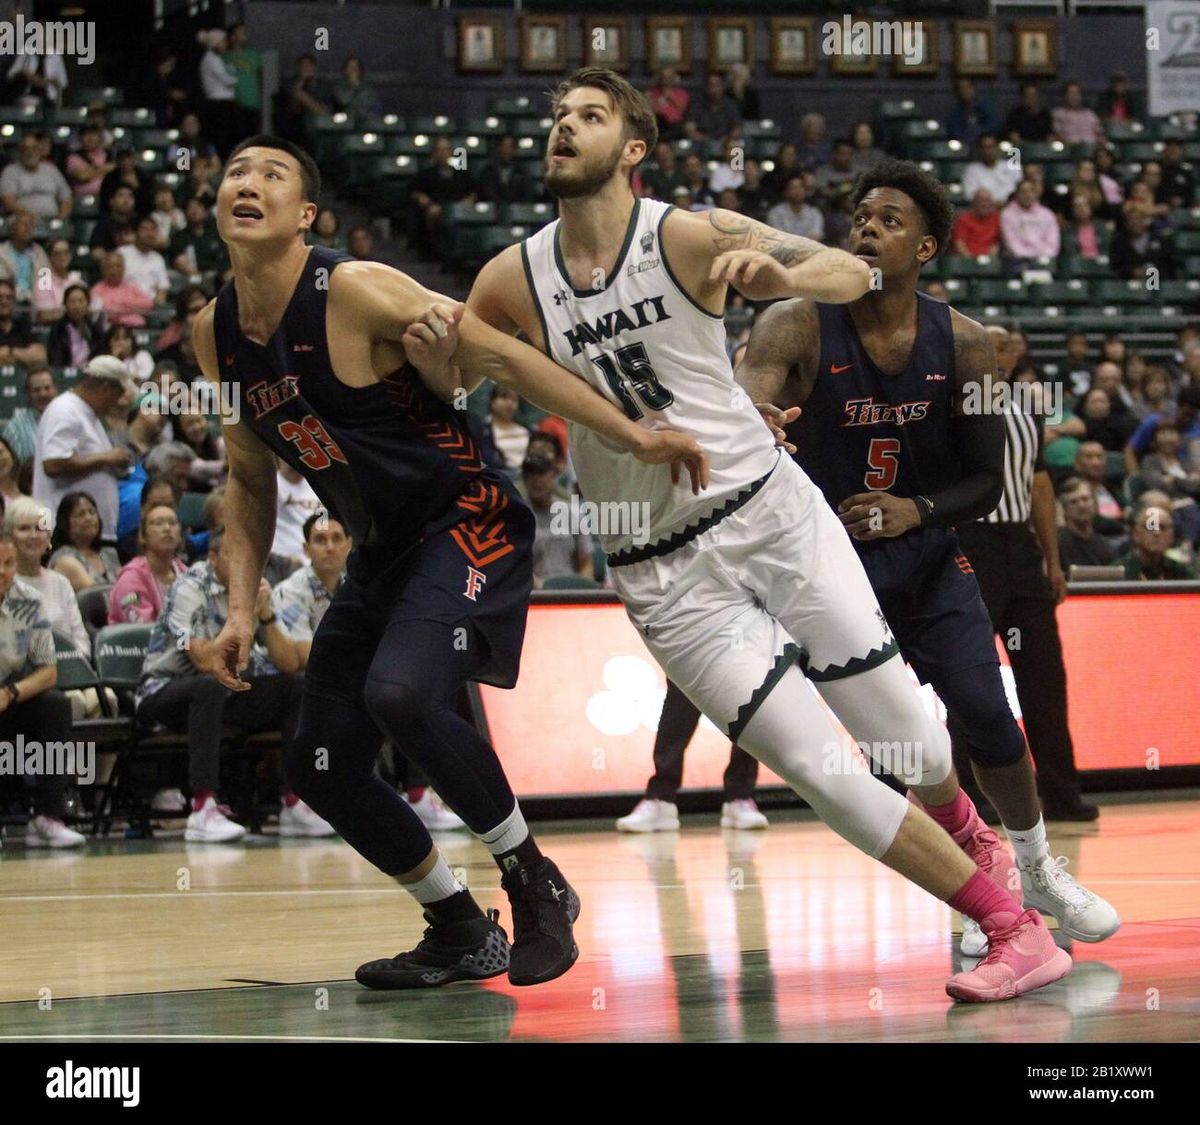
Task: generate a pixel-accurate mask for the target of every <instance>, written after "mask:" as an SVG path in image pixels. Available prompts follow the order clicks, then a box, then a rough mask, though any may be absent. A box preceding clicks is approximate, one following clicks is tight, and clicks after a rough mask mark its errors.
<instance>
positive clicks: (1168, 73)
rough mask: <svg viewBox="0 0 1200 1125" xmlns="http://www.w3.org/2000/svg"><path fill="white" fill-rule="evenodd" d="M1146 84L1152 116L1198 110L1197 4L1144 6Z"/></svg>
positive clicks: (1164, 0) (1175, 1)
mask: <svg viewBox="0 0 1200 1125" xmlns="http://www.w3.org/2000/svg"><path fill="white" fill-rule="evenodd" d="M1146 83H1147V89H1148V92H1149V112H1150V116H1151V117H1162V116H1165V115H1166V114H1169V113H1179V112H1182V111H1187V110H1200V4H1197V3H1196V0H1150V2H1149V3H1148V4H1147V5H1146Z"/></svg>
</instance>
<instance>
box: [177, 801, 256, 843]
mask: <svg viewBox="0 0 1200 1125" xmlns="http://www.w3.org/2000/svg"><path fill="white" fill-rule="evenodd" d="M228 812H229V810H228V809H227V808H225V807H224V806H222V805H218V804H217V801H216V798H215V797H206V798H205V800H204V804H203V805H201V806H200V808H199V810H198V811H196V812H194V813H191V814H189V816H188V818H187V831H186V832H184V834H183V838H184V839H185V840H190V841H192V843H194V844H228V843H232V842H233V841H234V840H240V839H241V838H242V837H243V836H245V835H246V829H245V828H243V827H242V825H240V824H238V823H236V822H235V821H232V820H230V819H229V817H228V816H226V815H225V814H226V813H228Z"/></svg>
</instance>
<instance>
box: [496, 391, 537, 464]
mask: <svg viewBox="0 0 1200 1125" xmlns="http://www.w3.org/2000/svg"><path fill="white" fill-rule="evenodd" d="M520 406H521V399H520V396H518V394H517V392H516V391H514V390H511V389H510V388H508V387H502V386H501V385H500V384H499V383H497V384H496V385H495V386H494V387H492V393H491V396H490V397H489V399H488V427H487V428H488V431H489V438H490V440H491V444H492V445H493V447H494V448H495V449H496V450H497V451H498V452H499V454H500V455H501V457H502V458H503V459H504V466H505V468H507V469H511V470H514V471H515V470H517V469H519V468H520V467H521V463H522V462H523V461H524V460H525V453H526V450H527V449H528V448H529V431H528V430H527V429H526V428H525V427H524V426H522V425H521V423H520V422H518V421H517V411H518V410H519V409H520Z"/></svg>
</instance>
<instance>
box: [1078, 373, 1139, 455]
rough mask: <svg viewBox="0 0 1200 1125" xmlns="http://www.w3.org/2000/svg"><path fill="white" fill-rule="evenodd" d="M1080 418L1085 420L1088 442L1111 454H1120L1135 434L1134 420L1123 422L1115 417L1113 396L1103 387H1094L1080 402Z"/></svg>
mask: <svg viewBox="0 0 1200 1125" xmlns="http://www.w3.org/2000/svg"><path fill="white" fill-rule="evenodd" d="M1077 412H1078V414H1079V417H1080V418H1082V419H1083V425H1084V433H1085V434H1086V437H1087V440H1088V441H1093V442H1096V443H1097V444H1099V445H1101V446H1103V447H1104V449H1105V450H1106V451H1107V452H1109V453H1119V452H1121V450H1123V449H1124V448H1125V443H1126V442H1127V441H1128V440H1129V436H1130V434H1131V433H1132V432H1133V427H1132V425H1131V424H1130V423H1132V419H1130V420H1129V421H1128V422H1123V421H1122V420H1121V419H1120V418H1118V417H1116V416H1114V414H1113V409H1112V396H1111V395H1110V394H1109V393H1108V391H1106V390H1104V389H1103V388H1102V387H1092V388H1091V389H1090V390H1089V391H1088V392H1087V393H1086V394H1085V395H1084V396H1083V398H1082V399H1080V401H1079V405H1078V407H1077Z"/></svg>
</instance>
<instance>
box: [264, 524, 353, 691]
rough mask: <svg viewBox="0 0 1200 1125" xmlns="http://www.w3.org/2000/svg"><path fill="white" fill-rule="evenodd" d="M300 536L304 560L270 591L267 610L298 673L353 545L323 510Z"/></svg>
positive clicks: (303, 666)
mask: <svg viewBox="0 0 1200 1125" xmlns="http://www.w3.org/2000/svg"><path fill="white" fill-rule="evenodd" d="M303 533H304V556H305V559H306V560H307V561H306V562H305V564H304V565H303V566H302V567H300V569H299V570H295V571H293V572H292V573H291V574H289V575H288V577H287V578H285V579H284V580H283V581H282V582H280V583H279V584H278V585H277V586H276V587H275V588H274V589H273V590H272V591H271V607H272V609H273V610H274V612H275V616H276V617H277V618H278V619H279V627H280V629H282V630H283V632H284V635H285V636H286V637H287V639H288V640H289V641H291V642H292V647H293V648H294V649H295V653H296V662H297V668H298V670H301V671H303V669H305V668H307V667H308V654H309V652H310V651H311V650H312V640H313V634H315V633H316V631H317V626H318V625H320V624H321V619H322V618H323V617H324V616H325V611H326V610H327V609H328V608H329V603H330V602H331V601H332V600H333V596H334V594H336V593H337V592H338V590H340V589H341V586H342V583H343V582H344V581H345V578H346V559H347V557H348V556H349V554H350V548H351V547H352V546H353V543H352V542H351V540H350V536H349V535H348V534H347V533H346V529H345V527H344V525H343V524H342V522H341V521H340V520H339V519H338V518H337V516H335V515H330V514H328V513H326V512H325V511H319V512H314V513H313V514H312V515H311V516H309V517H308V519H306V520H305V521H304V528H303Z"/></svg>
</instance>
